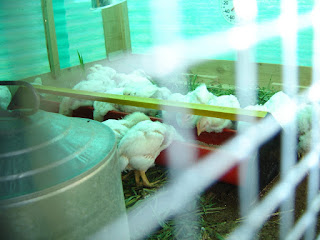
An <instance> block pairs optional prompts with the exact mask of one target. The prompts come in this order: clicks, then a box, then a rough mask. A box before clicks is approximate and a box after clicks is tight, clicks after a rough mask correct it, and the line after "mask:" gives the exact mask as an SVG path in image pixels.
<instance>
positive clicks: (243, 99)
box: [234, 0, 259, 217]
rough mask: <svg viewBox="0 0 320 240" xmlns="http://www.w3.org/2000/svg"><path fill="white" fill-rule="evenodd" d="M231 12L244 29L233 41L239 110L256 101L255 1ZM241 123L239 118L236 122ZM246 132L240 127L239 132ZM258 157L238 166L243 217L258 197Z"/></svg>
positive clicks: (245, 0)
mask: <svg viewBox="0 0 320 240" xmlns="http://www.w3.org/2000/svg"><path fill="white" fill-rule="evenodd" d="M234 9H235V12H236V16H237V21H239V26H240V28H244V29H246V33H245V34H239V36H237V39H235V40H234V41H236V42H237V43H236V42H235V46H236V48H237V50H238V53H237V61H236V94H237V97H238V99H239V102H240V105H241V107H246V106H248V105H254V104H255V103H256V100H257V92H256V91H257V71H256V63H255V54H254V48H253V47H252V43H253V42H254V41H255V38H256V24H255V18H256V15H257V3H256V0H235V1H234ZM235 30H236V29H235ZM238 120H241V119H238ZM245 130H246V129H241V128H239V129H238V131H239V133H241V132H242V131H245ZM257 161H258V157H257V154H253V157H250V158H249V159H248V160H246V161H243V162H242V163H241V164H240V174H239V182H240V187H239V198H240V214H241V216H242V217H245V216H246V215H247V214H248V212H249V210H250V207H251V206H252V204H253V203H254V202H255V201H256V199H257V196H258V193H259V192H258V186H259V184H258V183H259V177H258V173H259V169H258V162H257Z"/></svg>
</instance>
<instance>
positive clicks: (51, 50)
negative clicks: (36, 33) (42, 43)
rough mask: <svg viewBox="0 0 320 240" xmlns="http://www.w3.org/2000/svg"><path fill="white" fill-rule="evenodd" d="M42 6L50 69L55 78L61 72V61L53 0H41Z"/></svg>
mask: <svg viewBox="0 0 320 240" xmlns="http://www.w3.org/2000/svg"><path fill="white" fill-rule="evenodd" d="M41 7H42V17H43V25H44V31H45V36H46V45H47V53H48V60H49V65H50V70H51V74H52V76H53V78H56V77H57V76H59V73H60V62H59V54H58V44H57V38H56V30H55V25H54V16H53V6H52V0H41Z"/></svg>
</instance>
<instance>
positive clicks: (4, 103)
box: [0, 86, 12, 110]
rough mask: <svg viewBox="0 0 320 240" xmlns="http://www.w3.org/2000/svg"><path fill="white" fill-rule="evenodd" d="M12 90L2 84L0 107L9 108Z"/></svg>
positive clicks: (0, 88)
mask: <svg viewBox="0 0 320 240" xmlns="http://www.w3.org/2000/svg"><path fill="white" fill-rule="evenodd" d="M11 98H12V96H11V92H10V90H9V88H8V87H7V86H0V109H1V110H7V108H8V106H9V104H10V102H11Z"/></svg>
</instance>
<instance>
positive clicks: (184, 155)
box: [151, 0, 199, 239]
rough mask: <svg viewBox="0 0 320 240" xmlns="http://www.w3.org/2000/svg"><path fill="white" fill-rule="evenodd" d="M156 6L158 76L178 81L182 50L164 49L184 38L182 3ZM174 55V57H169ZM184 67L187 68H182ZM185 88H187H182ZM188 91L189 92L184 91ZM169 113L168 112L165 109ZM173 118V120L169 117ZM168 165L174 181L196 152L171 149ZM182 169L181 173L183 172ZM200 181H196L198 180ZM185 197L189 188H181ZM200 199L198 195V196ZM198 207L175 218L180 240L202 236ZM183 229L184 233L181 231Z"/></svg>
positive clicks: (160, 0) (161, 1)
mask: <svg viewBox="0 0 320 240" xmlns="http://www.w3.org/2000/svg"><path fill="white" fill-rule="evenodd" d="M151 6H152V12H151V13H152V29H153V31H152V33H153V39H154V43H155V45H156V47H158V49H157V52H156V59H155V63H156V64H155V68H156V69H155V71H154V72H155V73H157V74H159V77H160V78H161V79H162V80H163V81H168V79H170V81H175V80H177V78H179V77H180V76H181V72H179V70H180V71H181V68H179V69H174V66H175V65H177V63H178V62H179V60H180V59H181V57H182V56H181V54H183V53H181V52H180V51H173V50H177V49H167V48H162V46H163V45H167V44H172V43H174V42H177V41H178V40H179V39H180V30H181V27H180V21H179V16H181V13H180V11H179V0H153V1H151ZM168 56H170V57H168ZM182 68H183V67H182ZM182 87H185V86H182ZM181 90H182V92H184V91H185V90H186V89H181ZM163 110H164V111H166V109H163ZM168 114H173V115H174V116H175V113H173V112H169V111H167V114H166V115H164V117H163V118H164V121H165V122H167V121H168ZM183 114H190V112H189V111H185V112H184V113H183ZM169 119H172V118H171V117H169ZM183 135H184V136H186V138H187V139H190V140H192V138H193V135H192V133H191V130H190V129H186V130H184V134H183ZM168 153H169V154H168V155H167V157H168V165H169V168H170V167H171V168H170V171H169V177H170V178H171V179H172V180H174V179H175V178H177V177H178V176H179V175H180V174H181V173H182V171H183V169H185V167H186V166H189V165H190V163H191V162H194V161H195V152H194V150H193V149H191V148H186V147H181V146H179V147H176V148H174V149H173V148H172V147H169V149H168ZM180 169H181V170H180ZM195 181H196V179H195ZM186 187H187V186H186ZM179 191H181V194H183V191H185V189H183V188H181V189H179ZM194 197H196V196H194ZM197 207H198V202H197V200H195V199H194V200H192V201H190V202H189V203H188V204H186V206H185V208H184V209H185V210H184V211H182V212H181V213H180V214H178V215H177V216H175V217H174V223H175V227H174V229H175V231H174V235H175V238H177V239H185V238H187V237H188V236H196V235H199V232H198V231H197V226H198V217H197V215H196V214H195V212H196V210H197ZM181 229H183V231H179V230H181Z"/></svg>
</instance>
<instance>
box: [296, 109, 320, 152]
mask: <svg viewBox="0 0 320 240" xmlns="http://www.w3.org/2000/svg"><path fill="white" fill-rule="evenodd" d="M315 110H316V111H319V109H317V108H315ZM317 114H318V116H319V112H317ZM312 115H313V107H312V105H310V104H305V105H303V106H302V107H301V109H299V111H298V114H297V121H298V134H299V143H298V154H299V156H300V157H302V156H304V155H305V154H306V153H307V152H308V151H309V150H310V149H311V140H312V127H313V126H312ZM318 124H319V123H318ZM319 127H320V126H319Z"/></svg>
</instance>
